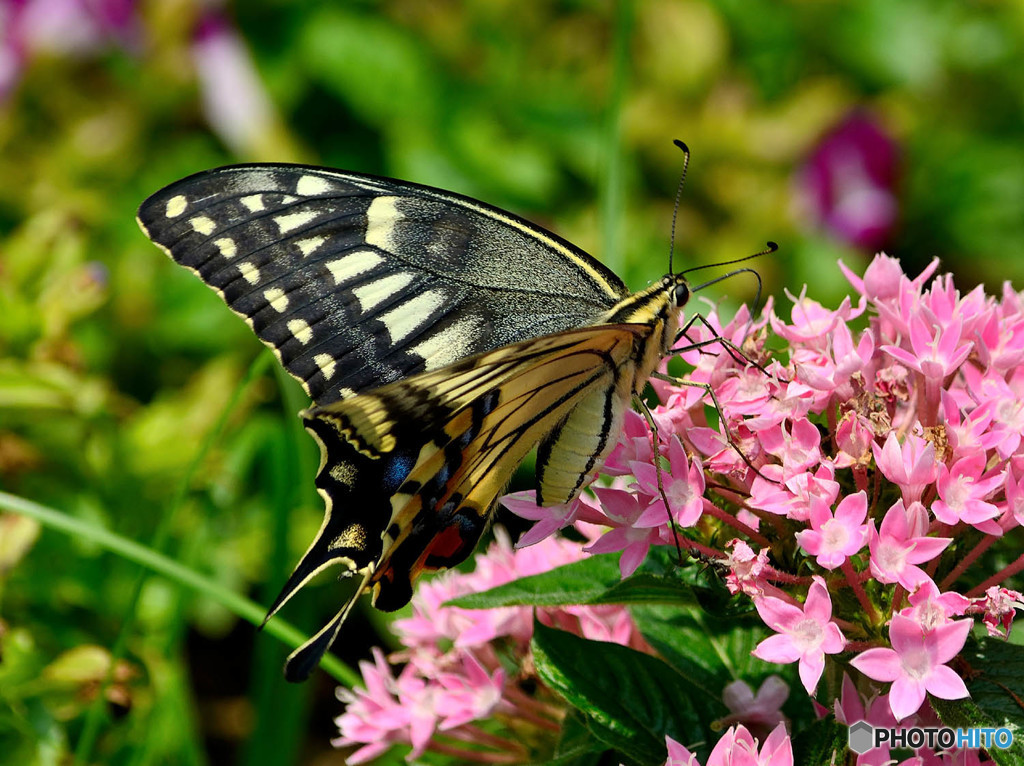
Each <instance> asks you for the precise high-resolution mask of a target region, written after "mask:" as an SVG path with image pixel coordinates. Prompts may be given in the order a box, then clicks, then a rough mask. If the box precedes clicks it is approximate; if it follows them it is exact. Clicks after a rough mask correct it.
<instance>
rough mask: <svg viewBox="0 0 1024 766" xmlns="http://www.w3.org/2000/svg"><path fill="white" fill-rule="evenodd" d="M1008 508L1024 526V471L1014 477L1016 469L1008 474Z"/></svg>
mask: <svg viewBox="0 0 1024 766" xmlns="http://www.w3.org/2000/svg"><path fill="white" fill-rule="evenodd" d="M1004 491H1005V493H1006V508H1007V509H1008V510H1009V512H1010V514H1011V515H1012V516H1013V519H1014V521H1015V522H1016V523H1017V525H1018V526H1024V473H1021V475H1020V478H1019V479H1017V478H1014V471H1009V472H1007V474H1006V487H1005V490H1004Z"/></svg>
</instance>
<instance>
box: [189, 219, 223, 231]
mask: <svg viewBox="0 0 1024 766" xmlns="http://www.w3.org/2000/svg"><path fill="white" fill-rule="evenodd" d="M189 223H190V224H192V228H193V230H195V231H198V232H199V233H200V234H206V235H207V236H209V235H210V234H213V232H214V231H215V230H216V229H217V224H215V223H214V222H213V219H211V218H207V217H206V216H205V215H197V216H196V217H195V218H193V219H192V220H190V221H189Z"/></svg>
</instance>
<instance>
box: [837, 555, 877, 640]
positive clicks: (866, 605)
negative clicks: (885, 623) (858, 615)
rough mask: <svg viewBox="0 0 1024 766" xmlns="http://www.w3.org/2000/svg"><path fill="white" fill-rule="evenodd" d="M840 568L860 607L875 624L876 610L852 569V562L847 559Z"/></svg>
mask: <svg viewBox="0 0 1024 766" xmlns="http://www.w3.org/2000/svg"><path fill="white" fill-rule="evenodd" d="M842 570H843V574H844V575H846V580H847V582H849V583H850V587H851V588H853V592H854V593H856V594H857V600H858V601H859V602H860V606H861V609H863V610H864V613H865V614H866V615H867V616H868V619H869V620H871V622H872V624H877V623H878V611H877V610H876V609H875V605H874V604H872V603H871V599H869V598H868V594H867V592H866V591H865V590H864V586H863V585H861V584H860V577H859V576H858V575H857V572H856V571H854V569H853V564H851V563H850V560H849V559H846V561H844V562H843V566H842Z"/></svg>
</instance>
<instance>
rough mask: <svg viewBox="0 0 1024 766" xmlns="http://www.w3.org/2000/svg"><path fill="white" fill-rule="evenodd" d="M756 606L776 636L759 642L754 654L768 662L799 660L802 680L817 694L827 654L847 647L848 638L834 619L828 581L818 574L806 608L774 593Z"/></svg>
mask: <svg viewBox="0 0 1024 766" xmlns="http://www.w3.org/2000/svg"><path fill="white" fill-rule="evenodd" d="M754 606H755V607H756V608H757V613H758V614H759V615H760V616H761V619H762V620H764V622H765V624H766V625H767V626H768V627H769V628H771V629H772V630H774V631H776V635H774V636H769V637H768V638H766V639H765V640H764V641H762V642H761V643H759V644H758V645H757V647H756V648H755V649H754V651H753V655H754V656H755V657H758V658H760V659H762V660H765V661H766V662H778V663H781V664H788V663H790V662H799V663H800V667H799V673H800V680H801V681H802V682H803V685H804V688H805V689H806V690H807V693H808V694H811V695H813V694H814V688H815V687H816V686H817V685H818V679H820V678H821V673H822V671H823V670H824V669H825V655H826V654H838V653H839V652H841V651H842V650H843V647H844V646H846V638H845V637H844V636H843V634H842V633H841V632H840V630H839V626H838V625H836V624H835V623H834V622H832V599H831V597H830V596H829V595H828V589H827V588H826V587H825V581H824V580H823V579H822V578H821V577H819V576H817V575H816V576H815V577H814V582H813V583H811V587H810V589H809V590H808V592H807V600H806V601H805V602H804V606H803V609H801V608H800V607H798V606H795V605H793V604H789V603H787V602H785V601H783V600H782V599H779V598H775V597H773V596H762V597H760V598H755V599H754Z"/></svg>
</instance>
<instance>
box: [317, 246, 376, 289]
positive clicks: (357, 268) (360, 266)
mask: <svg viewBox="0 0 1024 766" xmlns="http://www.w3.org/2000/svg"><path fill="white" fill-rule="evenodd" d="M383 262H384V257H383V256H382V255H381V254H380V253H375V252H373V251H372V250H357V251H356V252H354V253H350V254H349V255H346V256H345V257H344V258H338V259H337V260H336V261H330V262H328V264H327V268H328V269H329V270H330V272H331V275H332V276H333V277H334V284H336V285H340V284H341V283H342V282H347V281H348V280H350V279H354V278H355V277H358V276H359V275H360V274H365V273H366V272H367V271H369V270H370V269H372V268H373V267H374V266H376V265H377V264H378V263H383Z"/></svg>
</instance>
